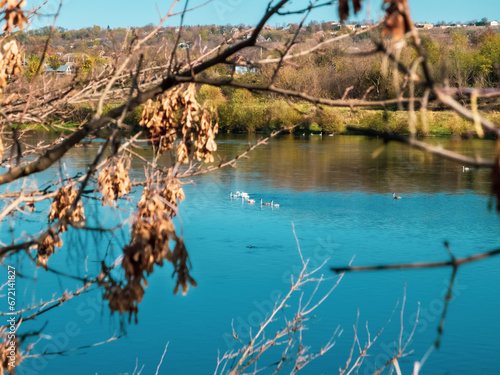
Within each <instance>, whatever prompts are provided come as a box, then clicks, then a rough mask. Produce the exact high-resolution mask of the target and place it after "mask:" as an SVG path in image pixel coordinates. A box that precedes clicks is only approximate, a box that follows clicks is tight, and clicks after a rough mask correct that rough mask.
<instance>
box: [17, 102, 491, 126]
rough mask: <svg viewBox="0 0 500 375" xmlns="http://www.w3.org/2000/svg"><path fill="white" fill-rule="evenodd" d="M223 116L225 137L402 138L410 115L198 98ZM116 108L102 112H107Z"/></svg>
mask: <svg viewBox="0 0 500 375" xmlns="http://www.w3.org/2000/svg"><path fill="white" fill-rule="evenodd" d="M199 99H200V102H201V103H204V104H205V105H206V106H207V107H209V108H211V109H212V110H214V109H216V110H217V112H218V116H219V129H220V132H224V133H254V132H257V133H268V132H270V131H272V130H274V129H279V128H281V127H284V126H290V125H293V124H299V126H298V127H297V128H296V130H295V131H296V132H314V133H318V132H325V133H334V134H348V131H347V126H355V127H363V128H370V129H374V130H378V131H392V132H395V133H398V134H402V135H406V134H409V129H408V116H409V114H408V112H406V111H383V110H368V109H355V110H354V111H351V110H350V109H346V108H322V109H318V108H315V107H314V106H313V105H311V104H310V103H295V104H292V105H291V104H289V103H288V102H286V101H285V100H283V99H265V100H259V99H258V98H255V97H254V96H252V95H251V94H249V93H237V94H235V95H233V99H232V100H230V101H228V100H213V99H210V100H206V99H205V98H204V97H203V95H202V96H201V97H200V98H199ZM114 107H116V106H115V105H108V106H106V107H105V108H104V113H107V112H108V111H109V110H111V109H112V108H114ZM141 112H142V107H140V108H137V109H136V110H135V111H134V112H132V113H130V114H129V115H128V116H127V117H126V118H125V120H124V123H125V124H127V125H130V126H132V127H134V128H135V127H139V121H140V118H141ZM72 113H73V114H74V115H73V118H71V120H70V121H69V122H68V123H66V124H64V125H58V124H57V123H54V124H53V125H52V126H51V127H48V126H46V125H30V124H24V125H23V128H31V129H36V130H45V131H53V132H56V133H58V132H63V133H64V131H65V130H70V129H73V128H75V127H78V125H79V124H81V123H84V122H85V121H86V120H88V119H90V118H91V114H92V111H91V109H90V108H88V107H86V106H81V107H79V108H76V109H74V111H73V112H72ZM485 116H486V117H487V118H489V119H490V120H492V121H494V122H496V123H500V113H498V112H494V113H489V114H486V115H485ZM416 129H417V134H418V135H419V136H451V135H463V134H466V133H468V132H470V131H472V130H473V124H472V123H471V122H469V121H467V120H465V119H463V118H461V117H460V116H458V115H457V114H456V113H454V112H451V111H427V112H426V113H422V112H421V111H417V112H416Z"/></svg>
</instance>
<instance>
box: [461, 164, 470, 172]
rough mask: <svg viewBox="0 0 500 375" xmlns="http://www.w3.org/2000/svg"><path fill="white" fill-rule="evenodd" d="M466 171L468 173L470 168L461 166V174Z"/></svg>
mask: <svg viewBox="0 0 500 375" xmlns="http://www.w3.org/2000/svg"><path fill="white" fill-rule="evenodd" d="M467 171H470V168H469V167H466V166H464V165H462V172H467Z"/></svg>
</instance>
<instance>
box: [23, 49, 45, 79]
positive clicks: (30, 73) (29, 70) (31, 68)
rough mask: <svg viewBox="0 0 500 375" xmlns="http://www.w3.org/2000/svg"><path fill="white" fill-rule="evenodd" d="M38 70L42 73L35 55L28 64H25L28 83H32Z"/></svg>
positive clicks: (41, 67) (38, 59)
mask: <svg viewBox="0 0 500 375" xmlns="http://www.w3.org/2000/svg"><path fill="white" fill-rule="evenodd" d="M38 70H40V72H41V71H43V66H40V58H39V57H38V56H36V55H31V56H30V58H29V60H28V63H27V64H26V69H25V73H24V74H25V76H26V78H28V81H30V82H31V81H32V80H33V78H34V77H35V75H36V74H37V72H38Z"/></svg>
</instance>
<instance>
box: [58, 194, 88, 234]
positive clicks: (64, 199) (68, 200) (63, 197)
mask: <svg viewBox="0 0 500 375" xmlns="http://www.w3.org/2000/svg"><path fill="white" fill-rule="evenodd" d="M77 196H78V191H77V190H76V189H74V188H73V186H71V185H67V186H63V187H61V188H60V189H59V190H58V191H57V194H56V196H55V197H54V201H53V202H52V205H51V206H50V212H49V221H55V220H61V219H62V218H65V217H66V216H67V214H68V211H69V210H70V208H71V206H72V205H73V202H74V201H75V199H76V198H77ZM67 220H68V222H69V223H71V224H79V223H83V222H84V221H85V214H84V211H83V204H82V202H81V201H78V203H77V204H76V207H75V209H74V210H73V212H71V215H70V216H69V217H68V218H67ZM67 230H68V226H67V224H66V223H62V224H61V226H60V232H61V233H62V232H65V231H67Z"/></svg>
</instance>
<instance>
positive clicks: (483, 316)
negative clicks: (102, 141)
mask: <svg viewBox="0 0 500 375" xmlns="http://www.w3.org/2000/svg"><path fill="white" fill-rule="evenodd" d="M254 140H255V136H254V135H251V136H221V137H219V141H218V145H219V152H218V154H219V156H220V157H221V158H222V159H226V160H227V159H229V158H231V157H233V156H235V155H236V154H238V153H241V152H243V151H245V150H246V149H247V147H248V142H249V141H254ZM439 141H440V142H442V143H443V144H444V146H445V147H446V148H450V149H454V150H456V151H460V152H462V153H464V154H467V155H475V154H476V153H480V154H481V155H482V156H483V157H492V155H493V153H494V143H493V142H491V141H476V140H474V141H466V142H454V141H451V140H447V139H445V140H439ZM382 145H383V142H382V141H381V140H377V139H367V138H364V137H347V136H335V137H320V136H318V135H307V136H301V135H300V136H294V135H283V136H281V137H279V138H277V139H273V140H271V141H270V142H269V144H268V145H266V146H263V147H262V148H260V149H259V150H257V151H256V152H254V153H253V154H252V155H251V158H250V160H242V161H240V162H239V163H238V167H237V168H235V169H234V168H229V169H224V170H221V171H217V172H215V173H212V174H208V175H202V176H198V177H196V178H194V180H193V184H190V185H186V186H185V193H186V197H187V199H186V201H185V202H183V203H182V204H181V206H180V208H181V212H180V219H181V220H182V230H183V233H184V235H185V239H186V245H187V248H188V250H189V252H190V256H191V260H192V263H193V270H192V275H193V277H195V279H196V280H197V282H198V284H199V286H198V288H196V289H191V290H190V291H189V293H188V295H187V296H186V297H181V296H174V295H173V294H172V290H173V281H172V278H171V274H172V269H171V267H170V266H169V265H166V266H165V267H164V268H163V269H157V270H156V271H155V272H154V273H153V274H152V275H151V277H150V279H149V286H148V288H147V290H146V295H145V297H144V301H143V302H142V304H141V305H140V312H139V324H138V325H130V326H128V335H127V336H126V337H125V338H123V339H121V340H119V341H117V342H113V343H111V344H107V345H104V346H101V347H99V348H97V349H96V348H94V349H89V350H88V352H87V353H86V354H85V355H75V356H65V357H55V358H54V357H46V358H44V359H43V360H41V359H40V360H29V361H27V362H26V364H25V367H24V368H25V369H26V371H27V372H26V373H40V374H67V373H69V372H71V373H72V374H74V375H80V374H81V375H84V374H89V373H99V374H120V373H121V374H124V373H130V374H131V373H133V372H134V368H135V366H136V361H137V363H138V364H139V368H141V366H142V365H144V366H145V367H144V372H143V373H155V371H156V368H157V366H158V363H159V361H160V358H161V355H162V353H163V349H164V346H165V344H166V342H167V341H168V342H170V344H169V347H168V351H167V354H166V356H165V360H164V362H163V365H162V368H161V370H160V372H159V374H181V373H183V374H200V373H213V370H214V368H215V363H216V358H217V350H220V351H221V352H225V351H226V350H230V349H235V348H237V346H235V344H234V342H233V341H232V339H231V336H232V331H231V322H232V321H233V322H234V323H233V324H234V328H235V329H236V330H237V331H238V333H239V334H240V336H241V337H242V338H243V339H246V338H247V336H248V330H249V328H250V327H252V329H255V328H256V327H258V322H257V321H256V320H258V319H262V318H263V317H264V316H265V314H266V313H267V312H268V309H269V306H272V303H273V301H274V298H275V296H276V294H277V293H280V294H284V293H286V292H287V290H288V287H289V284H290V281H289V277H290V275H291V273H296V272H297V269H300V260H299V256H298V253H297V248H296V243H295V238H294V236H293V233H292V227H291V223H292V222H293V223H294V225H295V228H296V233H297V236H298V239H299V241H300V246H301V249H302V252H303V254H304V256H305V257H306V258H310V259H311V261H312V264H313V265H319V264H321V262H323V261H324V260H325V259H327V258H330V260H329V261H328V265H334V264H335V265H345V264H347V263H348V262H349V261H350V260H351V259H352V258H353V256H355V259H354V264H356V265H363V264H379V263H394V262H411V261H430V260H436V261H437V260H445V259H448V255H447V253H446V250H445V248H444V246H443V241H445V240H446V241H449V242H450V243H451V246H452V249H453V251H454V252H455V254H456V255H457V256H464V255H469V254H473V253H476V252H479V251H485V250H491V249H494V248H495V247H498V228H499V227H500V218H499V217H498V215H497V214H496V213H495V212H493V211H490V210H488V208H487V206H488V201H489V197H487V194H488V192H489V189H490V184H489V173H488V171H486V170H472V171H469V172H466V173H463V172H462V167H461V165H457V164H453V163H451V162H448V161H445V160H442V159H440V158H437V157H433V156H431V155H426V154H423V153H422V152H420V151H414V150H410V149H408V148H406V147H405V146H402V145H398V144H389V145H388V146H387V147H386V148H384V149H383V150H382V151H381V152H380V153H379V155H378V157H376V158H374V157H373V154H374V152H376V151H377V150H378V149H379V147H380V146H382ZM96 150H97V146H95V145H93V146H91V147H89V148H77V149H75V150H72V151H71V152H70V154H69V155H68V156H67V157H66V158H65V159H64V160H63V164H64V165H65V168H66V170H67V171H68V173H72V172H74V171H76V170H81V168H83V167H85V166H86V165H88V163H89V162H90V161H91V160H92V158H93V156H94V155H95V152H96ZM136 152H138V153H139V154H141V155H143V156H150V151H149V150H147V149H144V150H141V149H138V150H136ZM164 158H165V159H164V162H165V161H166V160H167V158H168V155H166V156H165V157H164ZM143 168H144V164H143V162H142V161H140V160H138V159H135V160H134V161H133V164H132V170H131V175H132V178H137V179H139V178H141V176H143V173H144V172H143V171H144V169H143ZM59 169H62V170H64V168H62V167H61V166H60V165H57V166H54V167H53V168H51V169H50V170H48V171H47V172H45V173H43V174H42V175H41V176H39V177H37V178H38V180H39V181H40V180H43V181H50V180H51V179H54V177H55V173H56V172H57V171H58V170H59ZM236 190H240V191H246V192H249V193H250V194H251V196H252V198H255V199H256V200H257V201H258V200H260V198H262V199H264V201H271V200H274V201H275V202H278V203H279V204H280V205H281V206H280V207H279V208H275V209H272V208H270V207H262V208H261V207H260V205H259V204H256V205H249V204H247V203H244V202H242V201H241V200H239V199H230V198H229V192H230V191H233V192H235V191H236ZM392 192H396V193H398V194H399V195H402V196H403V199H402V200H399V201H396V200H393V199H392ZM140 193H141V190H140V189H135V190H134V191H133V194H134V196H135V197H136V198H137V197H138V196H139V195H140ZM85 204H86V209H87V211H86V215H87V217H93V218H94V220H95V221H96V222H97V223H101V224H102V225H105V226H106V227H111V226H113V225H116V223H118V222H123V221H125V220H126V219H127V217H128V216H129V212H133V206H132V205H129V204H128V203H126V202H122V206H121V208H122V209H123V211H122V210H113V209H111V208H109V207H105V208H103V207H102V206H101V202H98V201H94V200H90V199H86V200H85ZM41 208H43V207H39V209H41ZM45 222H46V218H44V217H42V216H40V215H39V216H33V217H30V218H29V219H28V220H25V221H22V222H20V223H21V225H16V226H12V227H11V226H9V225H4V226H3V227H2V230H1V237H2V241H4V242H9V241H10V238H11V236H12V235H13V236H14V237H16V236H20V235H21V233H23V232H29V233H33V232H36V231H37V230H39V229H40V228H41V227H42V226H43V223H45ZM97 223H92V224H97ZM18 224H19V223H18ZM178 227H179V228H180V225H179V226H178ZM63 240H64V243H65V246H64V248H63V249H60V250H59V251H58V252H57V254H55V255H54V256H53V257H52V258H51V259H50V265H51V266H52V267H54V268H56V269H59V270H65V271H66V272H72V273H79V274H80V275H84V274H85V272H86V269H88V272H89V274H90V275H95V274H98V273H99V272H100V264H99V259H100V257H101V256H102V254H103V253H105V252H108V254H109V258H110V259H114V258H116V256H118V255H119V254H120V251H121V248H122V247H123V245H124V244H125V243H126V242H127V241H128V228H125V229H124V230H123V231H121V232H119V233H118V235H117V237H116V238H115V239H114V240H113V241H108V240H107V239H106V237H105V236H104V235H102V234H96V233H92V235H87V236H84V235H83V234H81V233H79V232H76V231H74V230H70V231H68V233H66V234H65V235H64V236H63ZM86 257H87V260H86V261H84V260H85V258H86ZM498 267H500V260H499V259H493V260H488V261H484V262H481V263H477V264H472V265H469V266H467V267H464V268H463V269H461V270H460V272H459V274H458V278H457V285H456V288H455V290H454V296H455V298H454V300H453V302H452V304H451V305H450V310H449V312H448V319H447V321H446V325H445V334H444V337H443V342H442V347H441V349H440V350H439V351H436V352H434V353H433V355H432V356H431V357H430V359H429V362H428V363H427V365H426V367H425V372H426V373H429V374H443V373H446V372H447V371H449V372H450V373H453V374H454V373H481V374H493V373H495V371H497V369H498V367H499V366H500V359H499V358H500V357H499V356H498V354H499V352H498V344H497V338H498V334H499V333H500V319H498V318H499V315H498V311H500V288H498V285H499V282H500V277H499V273H498ZM20 270H22V271H23V272H24V274H26V275H36V277H37V283H32V282H31V281H30V280H29V279H27V280H22V281H20V283H21V284H20V285H22V286H25V289H23V296H22V297H20V298H19V300H18V303H19V306H27V305H28V304H29V303H35V302H36V301H38V300H39V299H40V298H42V297H43V298H50V297H51V296H52V294H53V293H54V292H57V293H58V294H62V293H63V292H64V290H66V289H68V290H74V289H75V288H77V287H79V286H81V284H79V283H78V282H75V281H74V280H67V279H65V278H59V277H55V276H54V275H46V274H45V273H44V272H41V271H39V270H36V269H34V268H33V267H32V266H31V265H29V264H24V265H23V266H22V267H21V268H20ZM324 272H325V275H326V276H331V274H330V272H329V271H328V270H327V269H325V271H324ZM449 277H450V270H447V269H443V270H441V269H439V270H420V271H414V272H411V271H401V272H398V271H394V272H374V273H366V274H357V275H354V274H352V275H347V276H346V277H345V278H344V280H343V281H342V283H341V284H340V286H339V287H338V289H337V290H335V292H334V293H333V295H332V296H331V297H330V298H329V299H328V300H327V301H326V302H325V303H324V305H323V306H322V307H321V308H320V310H319V311H317V314H316V315H317V319H315V320H314V322H311V324H310V327H311V329H310V330H309V331H307V332H305V333H304V342H305V343H306V344H307V345H311V346H312V348H313V349H315V350H317V349H318V348H319V347H320V346H321V345H322V344H324V343H325V342H327V341H328V340H329V338H330V337H331V334H332V333H333V332H334V331H335V329H336V327H337V326H339V325H340V326H341V327H342V328H343V329H344V334H343V335H342V336H341V337H340V338H339V340H338V342H337V344H336V346H335V347H334V349H333V350H332V352H331V353H329V354H328V355H326V356H324V357H322V358H320V359H319V360H317V362H315V363H312V364H311V365H310V366H308V367H306V368H305V371H304V372H303V373H305V374H321V373H333V372H336V371H337V369H338V368H339V367H340V366H344V365H345V359H346V358H347V357H348V356H349V351H350V347H351V344H352V329H351V327H352V325H353V324H354V323H355V321H356V315H357V311H358V309H359V311H360V327H361V326H362V327H364V326H365V321H368V322H369V327H370V330H371V333H372V335H374V334H375V332H377V331H378V330H379V329H380V328H381V327H382V326H383V325H384V324H385V323H386V322H387V319H388V318H389V317H390V315H391V312H392V311H393V309H394V306H395V305H396V303H397V301H398V300H399V301H400V302H401V299H402V296H403V291H404V288H405V285H406V291H407V292H406V293H407V300H406V310H405V315H404V318H403V322H404V326H405V330H410V329H411V327H412V326H413V324H414V323H415V320H416V311H417V308H418V306H420V311H421V316H420V318H419V320H418V322H417V327H416V335H415V339H414V342H413V344H412V346H411V347H412V349H414V350H415V353H416V354H415V356H412V357H410V358H408V359H407V360H405V361H402V362H401V363H400V364H401V366H402V368H403V373H411V368H412V361H414V360H418V359H420V358H421V356H422V355H423V353H424V352H425V351H426V349H427V348H428V346H429V345H430V343H432V342H433V340H434V339H435V337H436V329H437V326H438V322H439V319H440V315H441V311H442V308H443V304H442V297H443V295H444V294H446V291H447V289H446V288H447V284H448V281H449ZM19 288H21V286H19ZM419 304H420V305H419ZM46 319H48V321H49V324H48V326H47V329H46V332H47V334H48V335H49V336H50V337H52V339H50V338H48V337H49V336H47V337H45V338H43V339H42V340H41V341H40V342H39V343H38V344H37V345H38V352H41V351H43V350H44V349H46V348H47V347H49V348H50V350H54V349H53V348H56V349H67V348H72V347H78V346H82V345H87V344H89V343H93V342H96V341H103V340H105V339H107V338H109V337H110V336H111V335H113V333H114V332H115V331H117V330H118V328H119V324H118V320H117V319H116V317H115V318H110V317H109V310H108V309H107V307H106V305H105V304H104V305H103V304H102V296H101V294H100V292H98V291H92V292H89V293H87V294H85V295H83V296H81V297H79V299H78V298H75V299H73V300H71V301H68V302H67V303H66V304H64V305H63V306H62V307H61V308H58V309H55V310H53V311H51V312H49V313H47V314H46V315H44V316H41V317H40V318H39V319H38V320H37V321H35V322H26V323H24V326H23V328H24V329H25V330H30V329H31V330H36V329H39V328H40V327H41V326H42V325H43V323H44V322H45V320H46ZM68 321H69V322H70V323H71V324H72V326H71V327H73V328H71V332H72V333H73V334H72V335H68V334H66V333H65V332H67V330H68V327H67V324H68ZM486 322H487V323H486ZM75 327H76V328H75ZM399 329H400V322H399V312H398V313H396V315H395V316H394V317H393V321H392V323H391V324H390V325H389V326H388V327H387V328H386V331H385V332H384V334H383V335H382V336H381V338H380V339H379V343H380V344H379V345H377V346H375V347H374V348H373V349H372V356H371V357H368V358H367V359H366V361H365V366H364V367H363V368H361V370H360V373H361V374H365V373H370V371H373V370H374V368H375V367H380V366H381V365H382V364H383V363H384V362H385V361H387V359H389V357H388V355H389V354H391V353H392V350H393V349H394V346H393V345H394V341H395V340H396V339H397V338H398V335H399ZM63 338H64V341H63ZM365 339H366V334H365V333H360V340H361V344H362V342H363V341H364V340H365ZM61 342H62V344H61ZM61 346H62V347H61ZM388 353H389V354H388ZM278 355H279V353H278ZM194 358H196V360H193V359H194ZM276 358H277V357H276ZM276 358H266V359H265V361H267V362H265V363H263V365H267V364H270V363H272V362H273V361H275V360H276ZM20 368H21V367H20ZM28 370H30V371H34V372H29V371H28Z"/></svg>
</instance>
